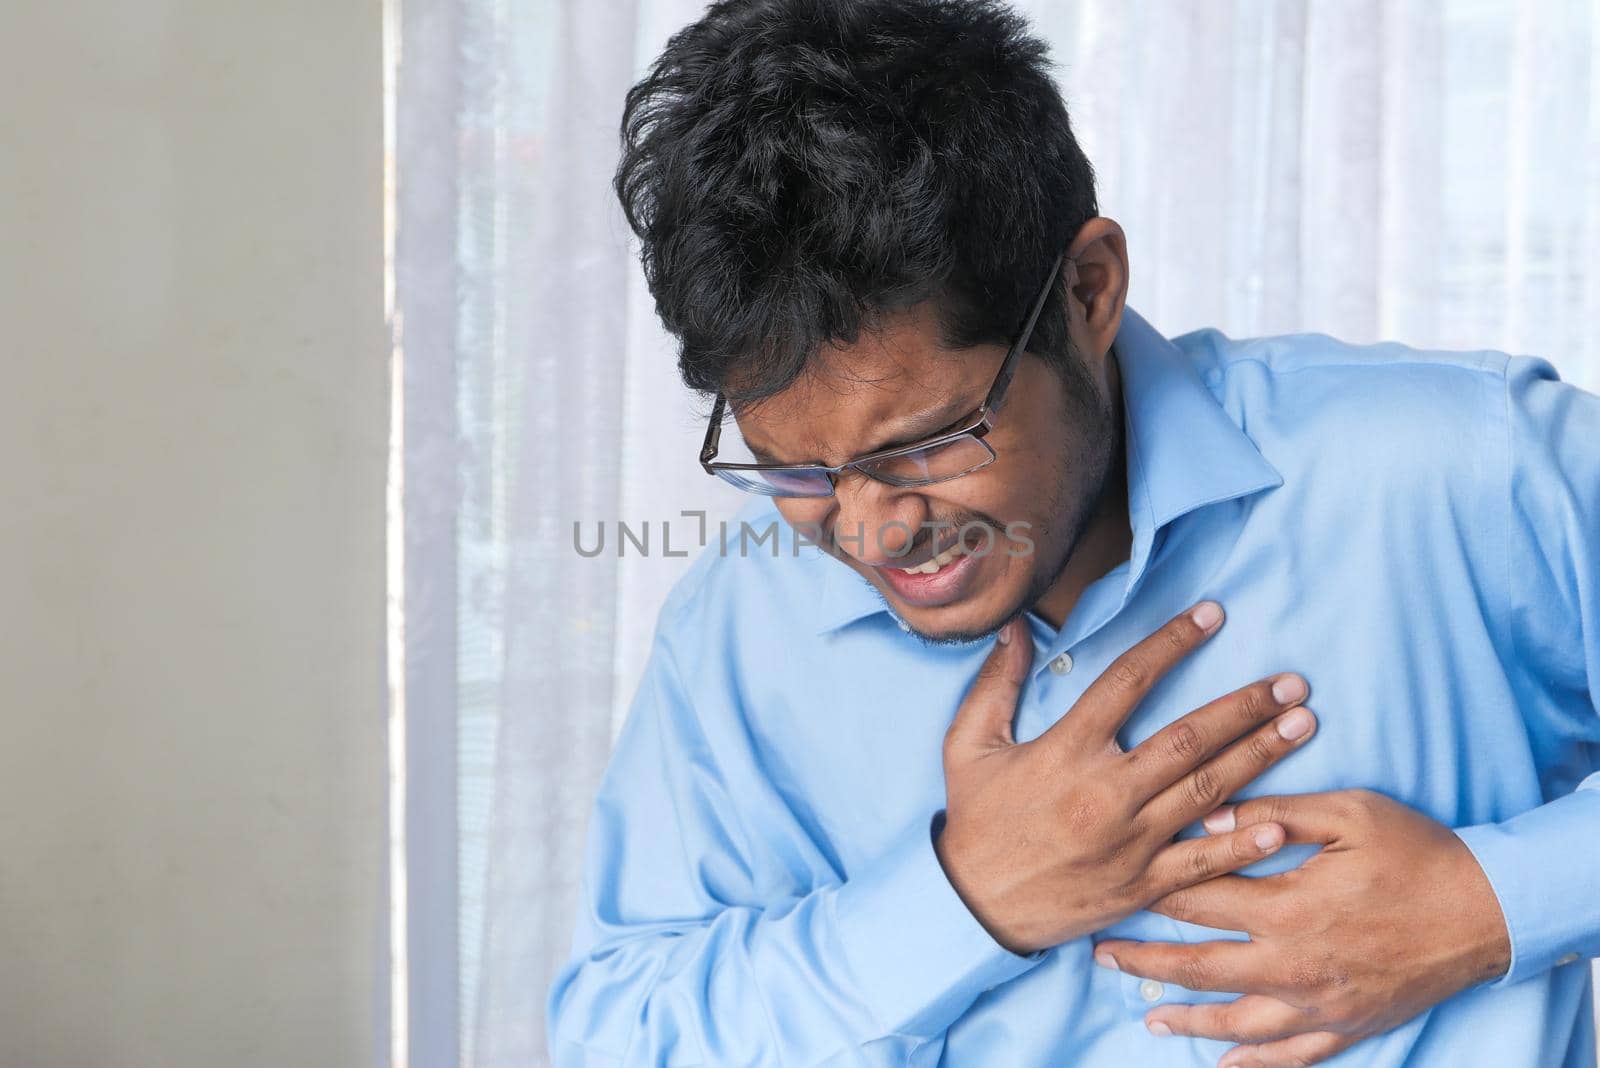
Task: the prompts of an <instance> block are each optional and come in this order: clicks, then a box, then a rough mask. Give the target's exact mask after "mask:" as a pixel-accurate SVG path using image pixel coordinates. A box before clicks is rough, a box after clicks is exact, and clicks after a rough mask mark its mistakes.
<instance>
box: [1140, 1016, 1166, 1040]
mask: <svg viewBox="0 0 1600 1068" xmlns="http://www.w3.org/2000/svg"><path fill="white" fill-rule="evenodd" d="M1145 1026H1146V1027H1148V1028H1149V1029H1150V1033H1151V1034H1152V1035H1155V1036H1156V1037H1157V1038H1167V1037H1169V1036H1170V1035H1171V1034H1172V1028H1170V1027H1168V1026H1167V1025H1166V1024H1164V1023H1162V1022H1161V1021H1160V1020H1151V1021H1149V1022H1148V1023H1146V1024H1145Z"/></svg>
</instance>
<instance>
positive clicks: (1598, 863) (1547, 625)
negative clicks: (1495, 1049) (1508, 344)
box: [1456, 358, 1600, 987]
mask: <svg viewBox="0 0 1600 1068" xmlns="http://www.w3.org/2000/svg"><path fill="white" fill-rule="evenodd" d="M1506 381H1507V394H1506V399H1507V418H1508V426H1509V437H1510V462H1509V466H1508V470H1509V482H1510V503H1511V509H1510V516H1509V520H1508V526H1507V535H1508V546H1509V560H1508V563H1509V569H1510V582H1511V589H1512V597H1513V602H1512V605H1511V625H1512V628H1513V633H1514V634H1515V636H1516V642H1517V644H1516V650H1517V656H1518V660H1519V666H1520V667H1521V669H1522V670H1523V671H1525V672H1527V673H1528V674H1529V677H1530V679H1531V680H1532V681H1533V683H1534V684H1535V685H1537V687H1538V688H1539V689H1540V690H1541V691H1542V693H1543V694H1545V695H1548V698H1549V700H1550V701H1551V702H1552V705H1553V707H1554V708H1555V709H1556V710H1557V712H1556V714H1557V715H1558V716H1560V717H1561V718H1559V719H1558V723H1559V724H1560V733H1561V735H1562V740H1563V745H1564V747H1565V748H1566V749H1567V750H1568V753H1569V754H1572V755H1566V754H1564V755H1563V756H1562V757H1560V758H1559V759H1558V760H1557V761H1556V765H1557V770H1556V773H1555V775H1553V776H1550V777H1549V779H1560V778H1565V779H1566V782H1567V783H1568V784H1569V785H1570V784H1572V783H1574V782H1575V783H1576V788H1575V789H1569V790H1568V791H1567V792H1565V793H1562V794H1561V795H1560V796H1555V797H1553V798H1551V799H1550V800H1548V801H1547V803H1545V804H1544V805H1541V806H1540V807H1538V808H1535V809H1533V810H1532V811H1529V812H1525V813H1522V814H1521V815H1518V816H1516V817H1514V818H1512V819H1509V820H1505V821H1503V822H1499V823H1486V824H1479V825H1477V826H1474V827H1466V828H1461V829H1459V830H1457V831H1456V834H1457V836H1458V837H1460V839H1461V840H1462V841H1463V842H1465V843H1466V845H1467V847H1468V848H1469V849H1471V850H1472V853H1473V855H1474V856H1475V857H1476V858H1477V860H1478V862H1479V864H1480V865H1481V866H1482V867H1483V870H1484V873H1485V874H1486V875H1487V876H1488V878H1489V882H1490V884H1491V885H1492V886H1493V887H1494V891H1495V895H1496V896H1497V898H1498V899H1499V902H1500V908H1501V912H1502V913H1503V915H1504V917H1505V921H1506V927H1507V930H1508V932H1509V933H1510V937H1511V966H1510V968H1509V969H1508V971H1507V972H1506V973H1505V975H1503V976H1502V977H1501V978H1500V979H1498V980H1496V981H1495V982H1494V983H1492V984H1490V985H1491V986H1494V987H1499V986H1505V985H1509V984H1511V983H1516V982H1519V981H1521V980H1523V979H1526V978H1529V977H1531V976H1534V975H1538V974H1541V973H1543V972H1545V971H1547V970H1549V969H1550V968H1552V967H1554V966H1557V965H1563V964H1569V963H1573V962H1576V961H1577V960H1581V959H1583V958H1592V957H1600V908H1597V907H1596V904H1597V903H1600V773H1596V772H1594V768H1595V766H1596V764H1597V763H1600V397H1596V396H1594V395H1592V394H1589V393H1585V392H1583V391H1582V390H1579V389H1576V388H1574V387H1572V386H1570V385H1567V384H1565V383H1563V382H1561V381H1559V380H1558V378H1557V377H1556V373H1555V370H1554V369H1553V368H1552V367H1551V366H1550V365H1549V364H1548V363H1546V362H1545V361H1543V360H1536V359H1527V358H1518V359H1513V360H1512V361H1511V362H1510V365H1509V368H1508V371H1507V379H1506ZM1586 773H1587V774H1586ZM1547 781H1549V780H1547Z"/></svg>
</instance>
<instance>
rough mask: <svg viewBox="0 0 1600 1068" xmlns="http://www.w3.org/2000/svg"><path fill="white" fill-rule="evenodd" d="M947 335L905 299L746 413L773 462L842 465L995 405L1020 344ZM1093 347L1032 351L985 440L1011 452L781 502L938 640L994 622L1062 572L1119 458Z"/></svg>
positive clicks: (741, 419) (759, 450) (753, 438)
mask: <svg viewBox="0 0 1600 1068" xmlns="http://www.w3.org/2000/svg"><path fill="white" fill-rule="evenodd" d="M939 337H940V333H939V330H938V325H937V321H936V318H935V315H934V312H933V309H932V308H931V307H930V306H928V305H926V304H924V305H918V306H917V307H915V308H912V309H909V310H907V311H905V312H902V313H900V314H898V315H896V316H894V317H893V318H891V319H889V320H888V322H887V323H886V324H885V326H884V328H883V329H881V330H880V331H878V332H876V333H869V332H863V333H862V335H861V337H860V339H859V340H858V341H857V343H855V344H853V345H849V346H843V347H835V348H831V349H828V350H825V351H824V352H823V353H821V354H819V356H818V357H817V358H816V359H814V360H813V361H812V363H811V365H810V367H808V369H807V371H806V373H805V374H804V375H802V376H801V378H800V379H798V380H797V381H796V382H795V383H794V384H793V385H792V386H790V387H789V388H788V389H786V390H784V391H783V392H782V393H779V394H777V395H775V396H773V397H770V398H768V399H766V400H764V401H762V402H760V403H758V404H755V405H752V406H750V407H747V408H745V409H744V410H743V411H741V412H739V413H738V417H737V418H738V424H739V429H740V432H741V433H742V434H743V435H744V437H745V440H746V441H747V442H748V443H749V444H750V446H751V447H752V449H754V450H755V452H756V454H757V455H758V456H759V457H760V458H761V459H762V460H764V461H767V462H783V463H803V462H816V461H821V462H824V463H827V464H838V463H843V462H845V461H846V460H849V459H851V458H852V457H855V456H860V455H862V454H863V453H866V452H870V451H873V450H876V449H881V448H890V447H893V446H896V445H901V444H909V443H911V442H913V441H916V440H920V439H922V438H925V437H929V436H931V435H934V434H937V433H939V432H941V431H943V430H947V429H951V428H952V427H953V425H955V424H958V423H959V422H960V421H961V420H962V419H963V418H964V417H967V416H970V415H971V414H972V413H973V412H974V411H975V410H976V409H977V408H978V407H979V406H980V405H981V404H982V403H983V400H984V397H985V395H986V394H987V392H988V389H989V386H990V385H991V383H992V382H993V381H994V376H995V372H996V371H997V370H998V369H999V367H1000V362H1001V361H1002V360H1003V359H1004V358H1005V352H1006V350H1005V347H1004V346H1000V345H983V346H979V347H976V348H972V349H966V350H962V351H959V352H955V351H950V350H948V349H944V348H941V347H940V345H939ZM1082 351H1083V350H1082V349H1081V348H1080V347H1078V346H1074V351H1073V355H1072V357H1071V360H1072V363H1071V368H1070V370H1069V371H1068V372H1067V373H1066V374H1063V373H1062V372H1060V371H1058V370H1056V369H1054V368H1052V367H1050V366H1048V365H1046V364H1045V363H1044V362H1043V361H1042V360H1041V359H1039V358H1038V357H1035V356H1032V355H1026V356H1024V357H1023V358H1022V360H1021V361H1020V363H1019V365H1018V368H1017V373H1016V376H1015V378H1013V380H1012V382H1011V385H1010V387H1009V389H1008V390H1007V392H1006V397H1005V404H1004V408H1003V410H1002V411H1001V412H1000V414H999V415H998V416H997V417H996V419H995V425H994V429H993V430H991V431H990V432H989V434H988V436H987V437H986V438H985V439H984V440H985V441H986V442H988V444H989V445H990V446H991V447H992V448H993V449H994V451H995V453H996V459H995V460H994V462H993V463H991V464H989V465H988V466H986V467H983V468H980V469H979V470H977V471H974V472H972V473H970V474H966V475H962V476H961V477H959V478H955V479H951V480H949V481H946V482H939V483H935V484H934V485H931V486H917V487H906V488H902V487H896V486H890V485H886V484H884V483H881V482H876V481H873V480H872V479H869V478H867V477H866V476H865V475H862V474H861V473H859V472H857V471H854V470H850V471H845V472H843V473H841V474H840V475H839V476H838V478H837V479H836V483H837V487H836V490H835V493H834V495H833V496H832V497H821V498H779V499H778V501H777V506H778V509H779V511H780V512H781V513H782V515H783V517H784V519H785V520H786V521H787V522H789V523H790V524H791V525H793V526H796V527H798V528H800V529H802V530H808V531H815V530H820V531H821V533H822V537H823V541H824V545H823V547H824V548H825V549H827V550H828V551H829V552H830V553H831V554H832V555H834V556H835V557H837V558H838V559H840V560H842V561H843V562H844V563H846V564H848V565H849V566H850V567H851V568H853V569H854V570H855V571H856V572H857V573H859V574H860V575H862V576H863V577H865V578H866V579H867V581H868V582H870V583H871V584H872V585H873V586H874V587H875V588H876V589H877V590H878V592H879V593H880V594H882V595H883V597H884V599H885V600H886V601H887V602H888V604H889V605H890V607H891V608H893V610H894V611H895V613H896V614H897V615H899V616H900V617H901V618H902V619H904V620H905V621H906V623H907V624H908V625H910V627H911V628H912V629H913V630H915V631H916V632H917V633H919V634H921V635H922V636H924V637H925V638H928V639H930V640H935V641H964V640H972V639H975V638H978V637H981V636H983V635H986V634H989V633H991V632H993V631H994V630H996V629H997V628H999V627H1000V626H1001V625H1002V624H1004V623H1005V622H1006V621H1007V620H1008V619H1011V618H1012V617H1013V616H1015V615H1017V614H1018V613H1020V612H1022V611H1024V610H1026V609H1027V608H1029V607H1030V606H1031V605H1032V604H1033V603H1034V602H1035V601H1036V600H1037V599H1038V598H1039V597H1040V596H1041V595H1042V594H1043V593H1044V592H1045V591H1046V590H1047V589H1049V587H1050V586H1051V584H1052V583H1053V582H1054V581H1055V579H1056V577H1057V576H1058V575H1059V574H1060V573H1061V570H1062V568H1063V567H1064V566H1065V564H1066V561H1067V559H1068V557H1069V555H1070V553H1071V550H1072V547H1073V545H1074V544H1075V543H1076V541H1077V539H1078V536H1079V535H1080V534H1081V533H1082V531H1083V528H1084V526H1085V524H1086V523H1087V521H1088V519H1089V517H1090V515H1091V514H1092V513H1093V511H1094V507H1095V503H1096V502H1097V500H1098V499H1099V496H1100V492H1101V489H1102V487H1103V486H1104V484H1105V480H1106V478H1107V474H1108V471H1109V470H1110V467H1111V463H1112V458H1113V451H1114V449H1113V446H1114V444H1115V424H1114V421H1113V420H1112V417H1111V406H1110V403H1109V401H1108V400H1107V389H1106V385H1105V378H1104V375H1103V374H1102V373H1101V372H1102V370H1103V367H1102V366H1101V365H1103V362H1104V357H1101V358H1100V359H1099V360H1097V361H1096V366H1093V367H1091V366H1088V365H1086V364H1085V363H1084V362H1083V361H1082V360H1081V355H1080V354H1081V353H1082ZM963 532H964V533H965V535H966V536H965V537H964V538H963V537H962V534H963ZM930 564H931V565H932V566H933V567H934V568H935V570H932V571H931V573H929V565H930Z"/></svg>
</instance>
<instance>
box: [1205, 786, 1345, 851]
mask: <svg viewBox="0 0 1600 1068" xmlns="http://www.w3.org/2000/svg"><path fill="white" fill-rule="evenodd" d="M1359 794H1360V791H1357V790H1332V791H1328V792H1325V793H1316V794H1275V795H1273V796H1271V797H1253V798H1251V799H1250V800H1248V801H1241V802H1239V803H1238V804H1236V805H1224V806H1223V807H1221V808H1219V809H1216V810H1215V811H1213V812H1212V813H1211V814H1210V815H1208V816H1207V817H1206V819H1205V828H1206V830H1208V831H1210V832H1212V833H1213V834H1216V833H1219V832H1226V831H1231V830H1233V829H1234V828H1235V827H1248V826H1251V825H1252V824H1256V823H1277V824H1281V825H1282V826H1283V829H1284V831H1285V832H1287V833H1288V835H1289V841H1291V842H1294V843H1297V844H1307V845H1331V844H1332V843H1334V842H1337V841H1339V840H1340V838H1341V837H1342V835H1343V833H1344V832H1345V831H1346V830H1347V829H1348V827H1349V824H1350V823H1351V821H1353V820H1354V819H1355V818H1356V812H1355V809H1356V807H1357V806H1359V805H1360V804H1361V803H1362V802H1361V800H1360V797H1359Z"/></svg>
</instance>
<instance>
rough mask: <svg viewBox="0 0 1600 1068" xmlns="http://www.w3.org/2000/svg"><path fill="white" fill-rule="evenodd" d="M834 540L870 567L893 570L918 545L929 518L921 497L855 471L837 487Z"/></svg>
mask: <svg viewBox="0 0 1600 1068" xmlns="http://www.w3.org/2000/svg"><path fill="white" fill-rule="evenodd" d="M833 495H834V500H835V501H837V502H838V508H837V511H836V513H835V516H834V524H833V539H834V542H835V543H836V544H837V545H838V546H839V547H840V549H842V550H843V551H845V552H846V553H849V554H850V555H851V556H853V557H855V558H856V559H857V560H860V561H861V562H862V563H863V564H866V565H868V566H869V567H883V566H885V565H887V566H891V567H892V566H894V565H895V564H897V563H898V562H899V561H901V560H904V559H905V558H906V556H907V554H908V552H909V550H910V549H911V547H912V546H913V545H914V544H915V543H916V541H917V537H918V535H920V534H921V533H922V527H923V524H924V522H925V521H926V519H927V516H928V509H927V502H926V498H924V497H923V496H922V495H921V494H920V493H916V492H914V491H912V490H907V489H902V488H900V487H897V486H890V485H888V484H887V483H883V482H878V481H875V480H873V479H870V478H868V477H866V476H865V475H863V474H860V473H859V472H856V471H844V472H841V473H840V475H839V477H838V478H837V479H836V481H835V483H834V489H833Z"/></svg>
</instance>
